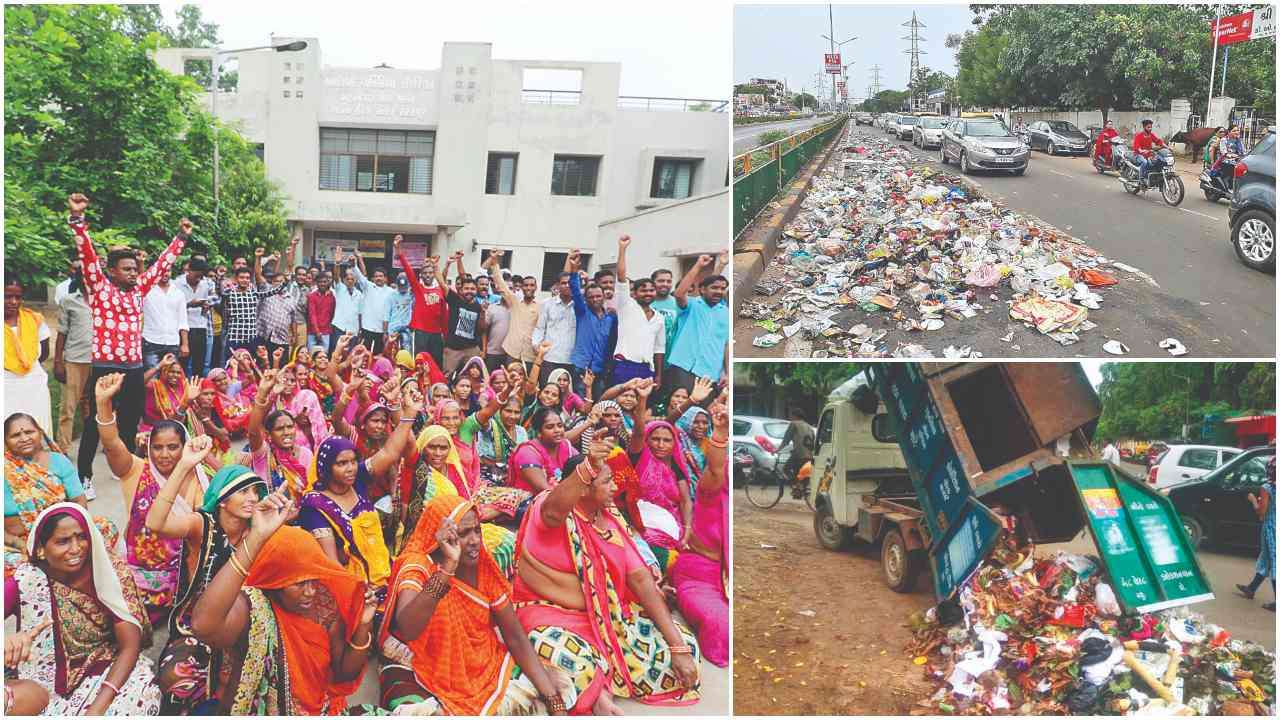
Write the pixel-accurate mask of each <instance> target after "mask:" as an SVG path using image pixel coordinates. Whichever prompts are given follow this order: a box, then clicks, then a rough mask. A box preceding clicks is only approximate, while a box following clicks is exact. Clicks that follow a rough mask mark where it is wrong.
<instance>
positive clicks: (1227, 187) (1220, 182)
mask: <svg viewBox="0 0 1280 720" xmlns="http://www.w3.org/2000/svg"><path fill="white" fill-rule="evenodd" d="M1239 160H1240V158H1238V157H1234V156H1232V157H1228V158H1225V160H1224V162H1232V163H1234V162H1238V161H1239ZM1232 167H1234V165H1233V166H1232ZM1223 169H1224V165H1219V166H1218V172H1217V173H1216V174H1214V175H1210V174H1209V168H1205V169H1204V170H1203V171H1202V172H1201V173H1200V189H1201V190H1203V191H1204V199H1205V200H1208V201H1209V202H1211V203H1216V202H1218V201H1219V200H1221V199H1222V198H1226V199H1228V200H1230V199H1231V197H1232V195H1233V194H1234V192H1233V188H1232V186H1231V183H1230V182H1228V181H1227V178H1226V177H1225V176H1224V174H1223V172H1222V171H1223Z"/></svg>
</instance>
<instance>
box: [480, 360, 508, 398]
mask: <svg viewBox="0 0 1280 720" xmlns="http://www.w3.org/2000/svg"><path fill="white" fill-rule="evenodd" d="M489 389H490V390H492V391H493V394H494V395H506V394H507V393H508V391H510V390H511V381H510V380H509V379H507V371H506V370H504V369H502V368H501V367H496V368H494V369H493V371H492V372H490V373H489ZM486 402H487V401H486Z"/></svg>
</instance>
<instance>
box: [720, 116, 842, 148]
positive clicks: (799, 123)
mask: <svg viewBox="0 0 1280 720" xmlns="http://www.w3.org/2000/svg"><path fill="white" fill-rule="evenodd" d="M828 117H829V116H827V115H824V116H821V117H817V116H815V117H809V118H801V119H800V120H783V121H781V122H772V123H756V124H754V125H735V126H734V127H733V154H734V155H740V154H742V153H744V152H746V151H748V150H750V149H751V148H754V147H759V145H760V142H759V141H758V140H757V139H756V138H758V137H760V133H762V132H767V131H769V130H784V131H786V132H787V133H788V134H790V133H798V132H800V131H801V130H804V129H805V128H808V127H812V126H814V125H817V124H818V123H821V122H824V121H826V120H827V119H828Z"/></svg>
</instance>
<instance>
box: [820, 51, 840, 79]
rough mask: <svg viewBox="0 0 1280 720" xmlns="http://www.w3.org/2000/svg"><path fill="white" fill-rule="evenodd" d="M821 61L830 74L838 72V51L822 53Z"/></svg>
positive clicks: (837, 73)
mask: <svg viewBox="0 0 1280 720" xmlns="http://www.w3.org/2000/svg"><path fill="white" fill-rule="evenodd" d="M822 62H823V63H824V64H825V65H826V66H827V72H828V73H830V74H832V75H839V74H840V53H834V54H832V53H823V55H822Z"/></svg>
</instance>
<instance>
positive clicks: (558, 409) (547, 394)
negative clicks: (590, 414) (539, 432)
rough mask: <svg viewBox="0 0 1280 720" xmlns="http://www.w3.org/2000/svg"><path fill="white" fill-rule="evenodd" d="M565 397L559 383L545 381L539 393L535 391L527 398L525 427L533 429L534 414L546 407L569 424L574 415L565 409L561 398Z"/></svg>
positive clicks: (524, 417)
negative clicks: (531, 424) (561, 392)
mask: <svg viewBox="0 0 1280 720" xmlns="http://www.w3.org/2000/svg"><path fill="white" fill-rule="evenodd" d="M563 397H564V396H563V395H561V394H560V385H559V384H557V383H554V382H550V381H548V382H545V383H543V384H542V387H541V388H540V389H539V390H538V392H537V393H534V394H533V395H530V396H528V397H527V398H526V399H525V405H524V414H523V417H522V422H523V423H524V425H525V427H528V428H529V429H530V430H533V428H532V427H530V423H531V421H532V420H533V416H534V414H535V413H537V412H538V411H539V410H542V409H544V408H545V409H548V410H554V411H555V413H556V415H559V416H560V422H561V423H564V424H568V422H569V419H570V418H571V417H572V416H571V414H570V413H568V412H566V411H565V409H564V406H563V404H562V403H561V399H562V398H563Z"/></svg>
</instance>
